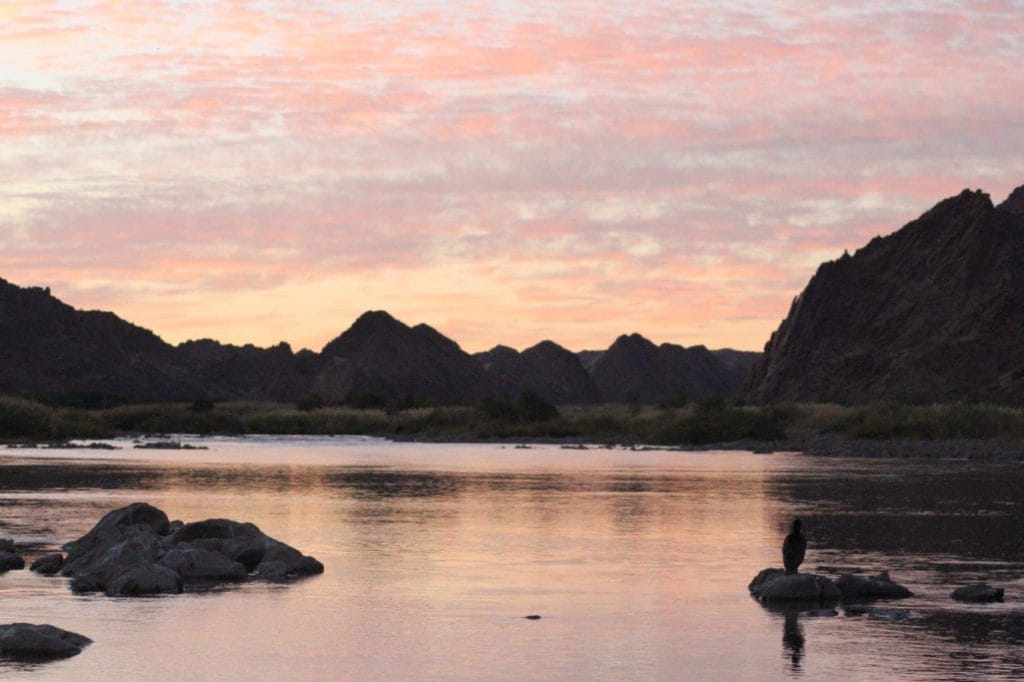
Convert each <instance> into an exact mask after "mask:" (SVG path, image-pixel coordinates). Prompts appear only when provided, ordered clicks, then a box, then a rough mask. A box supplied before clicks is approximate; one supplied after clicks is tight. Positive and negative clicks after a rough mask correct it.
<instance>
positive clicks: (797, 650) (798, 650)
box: [782, 609, 804, 673]
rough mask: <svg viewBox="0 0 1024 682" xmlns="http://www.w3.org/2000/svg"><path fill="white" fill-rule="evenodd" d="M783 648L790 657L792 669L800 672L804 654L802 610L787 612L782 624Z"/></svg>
mask: <svg viewBox="0 0 1024 682" xmlns="http://www.w3.org/2000/svg"><path fill="white" fill-rule="evenodd" d="M782 650H783V653H784V655H786V656H787V657H788V658H789V663H790V669H791V670H792V671H793V672H796V673H799V672H800V660H801V659H802V658H803V656H804V628H803V626H802V625H801V624H800V612H799V611H797V610H795V609H789V610H787V611H786V612H785V622H784V625H783V626H782Z"/></svg>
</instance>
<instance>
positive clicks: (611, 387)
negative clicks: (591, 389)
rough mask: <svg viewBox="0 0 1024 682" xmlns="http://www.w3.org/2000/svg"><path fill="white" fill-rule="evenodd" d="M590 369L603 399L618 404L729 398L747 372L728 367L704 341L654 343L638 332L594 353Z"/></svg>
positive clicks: (621, 337) (622, 337)
mask: <svg viewBox="0 0 1024 682" xmlns="http://www.w3.org/2000/svg"><path fill="white" fill-rule="evenodd" d="M589 369H590V373H591V375H592V376H593V377H594V383H596V384H597V388H598V391H599V392H600V394H601V398H602V399H603V400H604V401H606V402H619V403H661V402H667V401H672V400H677V399H679V398H686V399H688V400H700V399H704V398H711V397H727V396H730V395H732V394H733V393H735V391H736V390H737V389H738V388H739V387H740V386H741V385H742V384H743V380H744V378H745V374H746V372H745V371H744V370H742V369H736V368H732V369H731V368H729V367H728V366H726V365H725V364H724V363H722V362H721V361H720V360H719V359H718V358H716V357H715V356H714V355H713V354H712V353H711V351H709V350H708V349H707V348H705V347H704V346H693V347H691V348H684V347H683V346H677V345H675V344H670V343H663V344H662V345H660V346H656V345H654V344H653V343H651V342H650V341H648V340H647V339H645V338H644V337H642V336H640V335H639V334H631V335H629V336H625V335H624V336H620V337H619V338H618V339H616V340H615V343H613V344H612V345H611V347H610V348H608V350H606V351H604V352H603V353H601V354H600V355H599V356H596V357H594V358H593V360H592V362H591V365H590V368H589Z"/></svg>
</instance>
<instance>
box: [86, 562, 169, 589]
mask: <svg viewBox="0 0 1024 682" xmlns="http://www.w3.org/2000/svg"><path fill="white" fill-rule="evenodd" d="M181 589H182V579H181V576H179V575H178V574H177V573H175V572H174V571H172V570H171V569H169V568H166V567H164V566H161V565H160V564H137V565H135V566H132V567H131V568H129V569H128V570H127V571H124V572H122V573H121V574H119V575H118V576H117V577H116V578H114V579H113V580H111V581H110V582H109V583H108V584H107V585H106V586H105V588H104V594H106V595H107V596H108V597H144V596H148V595H154V594H176V593H178V592H181Z"/></svg>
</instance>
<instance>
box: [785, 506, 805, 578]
mask: <svg viewBox="0 0 1024 682" xmlns="http://www.w3.org/2000/svg"><path fill="white" fill-rule="evenodd" d="M806 551H807V538H805V537H804V536H803V533H801V532H800V519H793V532H792V533H790V534H789V535H787V536H786V540H785V542H783V543H782V565H783V566H785V567H786V573H796V569H797V568H798V567H799V566H800V564H801V563H803V560H804V552H806Z"/></svg>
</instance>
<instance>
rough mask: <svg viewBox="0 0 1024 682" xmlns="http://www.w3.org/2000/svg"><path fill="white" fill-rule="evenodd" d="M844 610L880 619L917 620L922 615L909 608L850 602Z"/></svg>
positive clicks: (849, 613)
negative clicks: (890, 607) (892, 607)
mask: <svg viewBox="0 0 1024 682" xmlns="http://www.w3.org/2000/svg"><path fill="white" fill-rule="evenodd" d="M843 611H845V612H846V615H847V616H868V617H869V618H876V619H878V620H916V619H918V618H920V617H921V616H920V614H918V613H917V612H915V611H910V610H908V609H889V608H882V607H879V606H870V605H867V604H848V605H847V606H846V607H844V608H843Z"/></svg>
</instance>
